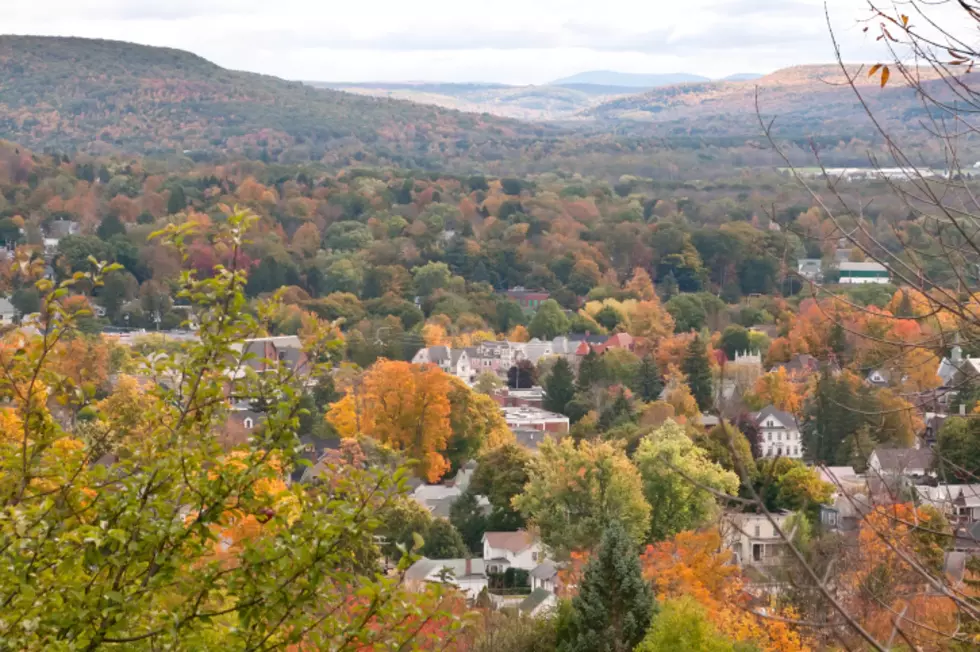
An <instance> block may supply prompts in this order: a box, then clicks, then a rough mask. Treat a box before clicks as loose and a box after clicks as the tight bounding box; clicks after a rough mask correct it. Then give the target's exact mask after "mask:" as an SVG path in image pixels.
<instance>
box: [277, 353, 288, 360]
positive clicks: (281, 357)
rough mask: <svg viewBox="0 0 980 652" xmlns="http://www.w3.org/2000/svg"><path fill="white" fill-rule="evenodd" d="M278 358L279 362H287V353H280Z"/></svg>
mask: <svg viewBox="0 0 980 652" xmlns="http://www.w3.org/2000/svg"><path fill="white" fill-rule="evenodd" d="M278 358H279V362H282V361H283V360H285V359H286V352H285V351H280V352H279V354H278Z"/></svg>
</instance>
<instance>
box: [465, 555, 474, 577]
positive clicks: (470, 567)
mask: <svg viewBox="0 0 980 652" xmlns="http://www.w3.org/2000/svg"><path fill="white" fill-rule="evenodd" d="M472 574H473V560H472V559H470V558H469V557H467V558H466V575H467V576H470V575H472Z"/></svg>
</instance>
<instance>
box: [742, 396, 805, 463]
mask: <svg viewBox="0 0 980 652" xmlns="http://www.w3.org/2000/svg"><path fill="white" fill-rule="evenodd" d="M753 416H754V418H755V423H756V427H757V428H758V429H759V450H760V452H761V454H762V456H763V457H789V458H793V459H799V458H801V457H803V440H802V438H801V437H800V427H799V424H798V423H797V422H796V417H794V416H793V415H792V414H790V413H789V412H783V411H782V410H777V409H776V408H775V407H774V406H772V405H770V406H768V407H765V408H763V409H762V410H761V411H759V412H757V413H756V414H755V415H753Z"/></svg>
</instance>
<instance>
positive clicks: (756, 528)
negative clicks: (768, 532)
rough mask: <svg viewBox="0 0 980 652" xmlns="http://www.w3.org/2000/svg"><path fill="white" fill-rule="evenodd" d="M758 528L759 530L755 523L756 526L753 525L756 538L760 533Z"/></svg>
mask: <svg viewBox="0 0 980 652" xmlns="http://www.w3.org/2000/svg"><path fill="white" fill-rule="evenodd" d="M759 530H760V528H759V526H758V525H756V526H755V538H756V539H758V538H759V537H760V536H761V534H760V532H759Z"/></svg>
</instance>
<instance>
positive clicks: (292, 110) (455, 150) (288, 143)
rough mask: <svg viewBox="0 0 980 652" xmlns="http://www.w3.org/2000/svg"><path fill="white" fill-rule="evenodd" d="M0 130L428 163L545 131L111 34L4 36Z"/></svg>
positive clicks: (176, 149)
mask: <svg viewBox="0 0 980 652" xmlns="http://www.w3.org/2000/svg"><path fill="white" fill-rule="evenodd" d="M0 65H2V67H3V70H4V75H3V78H2V79H0V137H3V138H9V139H12V140H16V141H18V142H21V143H23V144H25V145H28V146H30V147H36V148H48V149H54V150H58V151H75V150H84V151H89V152H107V151H112V150H116V151H123V152H130V153H171V154H172V153H180V152H187V151H191V152H194V151H195V150H200V152H198V153H197V154H198V155H199V156H209V154H208V153H209V152H213V153H216V154H214V155H215V156H216V157H217V158H223V157H225V156H227V155H229V154H231V155H234V154H244V155H246V156H249V157H251V158H263V159H271V160H275V159H280V160H293V161H297V160H311V159H312V160H318V161H319V160H322V161H326V162H329V163H344V162H347V161H353V160H355V158H356V159H357V160H362V159H367V160H373V161H380V162H388V163H393V164H400V165H401V164H406V165H410V166H425V165H427V164H429V163H431V162H432V161H433V160H435V159H438V160H443V159H444V158H445V157H447V156H453V155H459V154H467V155H469V156H472V157H473V158H478V157H484V156H488V155H490V154H491V150H492V149H493V148H494V147H495V146H497V144H506V143H508V142H509V141H518V140H520V138H521V137H522V136H526V135H529V134H531V133H535V132H536V133H544V132H543V131H542V129H543V128H531V127H528V126H525V125H522V124H521V123H518V122H513V121H507V120H503V119H498V118H491V117H489V116H479V115H470V114H463V113H458V112H454V111H447V110H442V109H436V108H433V107H428V106H421V105H417V104H411V103H408V102H398V101H393V100H387V99H374V98H368V97H361V96H356V95H351V94H347V93H341V92H336V91H330V90H324V89H314V88H311V87H310V86H307V85H304V84H301V83H299V82H288V81H285V80H282V79H278V78H275V77H270V76H265V75H258V74H253V73H246V72H238V71H233V70H225V69H223V68H221V67H219V66H216V65H215V64H213V63H210V62H209V61H206V60H205V59H202V58H201V57H198V56H196V55H193V54H190V53H188V52H183V51H180V50H173V49H167V48H153V47H147V46H142V45H135V44H131V43H123V42H116V41H101V40H88V39H78V38H49V37H35V36H0Z"/></svg>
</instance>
